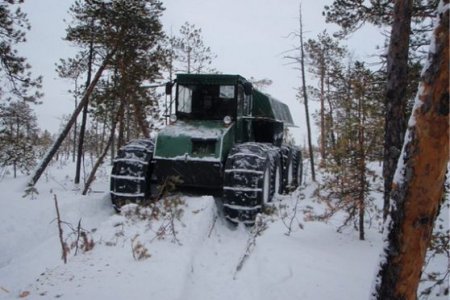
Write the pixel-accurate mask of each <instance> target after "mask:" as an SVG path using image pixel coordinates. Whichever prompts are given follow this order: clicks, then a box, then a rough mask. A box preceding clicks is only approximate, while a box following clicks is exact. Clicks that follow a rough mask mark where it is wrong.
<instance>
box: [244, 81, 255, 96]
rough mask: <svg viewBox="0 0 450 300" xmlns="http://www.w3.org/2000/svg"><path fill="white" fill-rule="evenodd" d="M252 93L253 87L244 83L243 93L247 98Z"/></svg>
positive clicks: (248, 83)
mask: <svg viewBox="0 0 450 300" xmlns="http://www.w3.org/2000/svg"><path fill="white" fill-rule="evenodd" d="M252 92H253V85H252V84H251V83H250V82H245V83H244V93H245V94H246V95H247V96H248V95H251V94H252Z"/></svg>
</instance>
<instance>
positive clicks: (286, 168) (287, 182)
mask: <svg viewBox="0 0 450 300" xmlns="http://www.w3.org/2000/svg"><path fill="white" fill-rule="evenodd" d="M281 153H282V162H283V193H284V194H288V193H289V192H290V191H291V190H292V185H293V181H294V174H295V173H294V157H293V151H292V148H291V147H290V146H286V145H283V146H282V147H281Z"/></svg>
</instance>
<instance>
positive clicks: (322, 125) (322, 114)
mask: <svg viewBox="0 0 450 300" xmlns="http://www.w3.org/2000/svg"><path fill="white" fill-rule="evenodd" d="M324 81H325V66H323V65H322V66H321V67H320V158H321V160H320V166H322V167H324V166H325V164H326V162H325V160H326V149H325V143H326V139H325V137H326V133H325V131H326V130H325V99H324V98H325V95H324V94H325V89H324Z"/></svg>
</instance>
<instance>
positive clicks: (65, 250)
mask: <svg viewBox="0 0 450 300" xmlns="http://www.w3.org/2000/svg"><path fill="white" fill-rule="evenodd" d="M53 196H54V199H55V208H56V221H57V224H58V231H59V241H60V242H61V249H62V259H63V261H64V263H65V264H66V263H67V253H68V252H69V247H67V244H66V242H64V238H63V230H62V226H61V224H62V221H61V216H60V214H59V208H58V199H56V194H54V195H53Z"/></svg>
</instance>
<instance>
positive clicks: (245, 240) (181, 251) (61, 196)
mask: <svg viewBox="0 0 450 300" xmlns="http://www.w3.org/2000/svg"><path fill="white" fill-rule="evenodd" d="M73 170H74V168H73V166H72V164H70V163H68V164H61V163H59V162H58V163H54V164H53V165H52V166H51V167H50V168H49V170H48V171H47V172H46V174H45V175H43V177H42V178H41V180H40V181H39V183H38V184H37V190H38V192H39V194H36V195H27V196H25V197H23V195H24V192H23V190H24V186H25V183H26V179H27V177H26V176H22V177H20V178H17V179H13V178H11V175H8V174H6V175H5V176H3V177H2V178H1V179H0V190H1V193H0V204H1V207H2V209H1V210H0V220H1V226H0V299H17V298H26V299H54V298H61V299H144V298H147V299H157V300H163V299H168V300H169V299H170V300H172V299H173V300H175V299H183V300H184V299H209V300H212V299H224V300H225V299H226V300H230V299H233V300H240V299H242V300H244V299H245V300H251V299H258V300H260V299H267V300H269V299H271V300H272V299H280V300H286V299H336V300H338V299H343V300H344V299H367V298H368V297H369V291H370V287H371V282H372V280H373V276H374V271H375V267H376V264H377V260H378V254H379V252H380V247H381V234H380V233H379V227H378V225H375V224H373V226H372V227H368V228H367V229H366V230H367V232H366V240H365V241H360V240H358V233H357V232H355V231H354V230H351V229H350V230H344V232H342V233H337V232H336V229H337V228H338V226H339V225H341V224H342V216H339V215H337V216H336V217H334V218H332V219H331V220H329V221H328V222H326V223H325V222H319V221H311V220H310V219H311V218H309V214H310V212H311V211H312V210H313V211H320V210H323V207H322V205H321V204H320V203H317V202H315V201H314V200H313V197H312V193H313V191H314V188H315V186H314V185H312V184H306V186H305V187H303V189H302V190H297V191H295V192H294V193H293V194H292V195H288V196H279V197H278V199H277V201H276V204H275V208H276V210H275V212H274V213H273V214H271V215H264V216H263V217H262V218H261V224H262V225H260V226H257V227H255V229H253V230H252V229H249V228H246V227H243V226H239V227H237V228H235V227H232V226H230V225H229V224H227V223H226V222H225V221H224V220H223V218H222V217H221V216H220V213H219V211H220V210H218V208H217V207H218V206H220V202H218V201H217V199H214V198H213V197H211V196H181V197H180V198H179V199H178V198H177V197H175V199H174V200H173V201H170V202H167V203H165V205H164V204H161V205H160V206H158V207H155V208H153V209H140V208H137V207H135V206H133V205H130V206H128V207H127V209H126V211H127V213H122V214H121V215H119V214H116V213H115V212H114V210H113V209H112V207H111V204H110V200H109V196H108V193H107V190H108V181H109V175H108V174H109V169H108V168H103V169H101V170H100V172H99V174H98V175H97V180H96V182H95V184H94V186H93V188H92V191H91V193H90V194H89V195H88V196H81V195H80V194H81V193H80V191H79V190H78V189H76V188H75V186H74V185H73V183H72V179H73ZM302 194H303V195H304V198H305V199H302V200H300V201H299V202H298V206H297V214H296V215H295V218H293V217H294V215H293V212H292V211H293V208H294V207H295V204H296V199H297V198H300V196H301V195H302ZM55 195H56V198H57V200H58V204H59V210H60V213H61V219H62V220H63V221H64V222H66V224H63V227H62V228H63V231H64V233H63V235H64V238H65V239H66V242H67V243H68V244H69V246H70V243H71V242H74V241H75V240H76V234H74V231H73V230H76V227H77V225H78V223H79V221H80V220H81V227H82V228H83V229H84V230H86V231H89V233H88V234H87V238H88V240H91V239H92V240H93V241H94V243H95V245H94V248H93V249H92V250H90V251H87V252H85V251H83V249H78V253H77V254H76V255H75V249H74V248H72V249H71V250H70V253H69V255H68V262H67V264H64V262H63V261H62V259H61V245H60V242H59V238H58V228H57V223H56V221H55V218H56V210H55V203H54V197H55ZM175 202H176V203H175ZM174 203H175V204H174ZM281 215H285V217H284V222H283V218H282V217H281ZM446 216H447V217H448V212H447V213H446ZM291 220H293V222H292V224H293V225H292V232H291V233H290V234H289V235H288V234H287V233H288V226H287V225H285V223H286V224H289V222H290V221H291ZM172 221H173V222H172ZM447 222H448V219H447ZM375 223H376V222H375ZM299 224H301V226H299ZM69 225H72V227H73V229H71V228H70V227H69ZM301 227H303V229H302V228H301ZM172 229H174V230H175V232H172ZM257 229H258V230H260V232H259V234H256V233H255V231H256V230H257ZM253 242H254V243H253ZM133 249H134V251H133ZM139 251H141V252H140V253H141V256H142V259H139ZM441 263H442V261H441ZM430 299H433V298H432V297H430ZM442 299H444V298H442Z"/></svg>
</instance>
